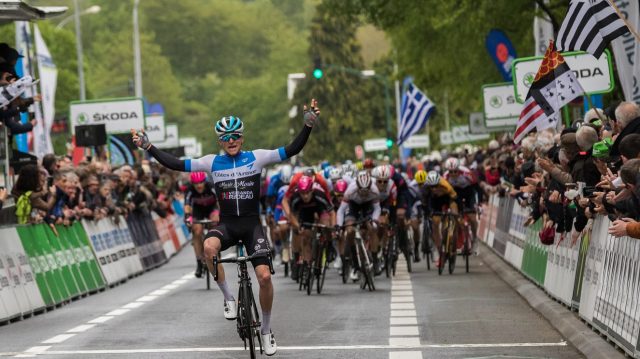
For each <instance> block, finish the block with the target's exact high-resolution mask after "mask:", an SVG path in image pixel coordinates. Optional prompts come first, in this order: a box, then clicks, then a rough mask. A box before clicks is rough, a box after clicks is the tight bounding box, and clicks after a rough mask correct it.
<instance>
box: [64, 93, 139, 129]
mask: <svg viewBox="0 0 640 359" xmlns="http://www.w3.org/2000/svg"><path fill="white" fill-rule="evenodd" d="M69 118H70V119H71V133H72V134H75V127H76V126H80V125H97V124H102V123H103V124H105V126H106V129H107V133H129V132H130V130H131V129H132V128H135V129H140V128H145V126H144V124H145V122H144V106H143V104H142V99H139V98H116V99H108V100H95V101H85V102H72V103H71V105H70V106H69Z"/></svg>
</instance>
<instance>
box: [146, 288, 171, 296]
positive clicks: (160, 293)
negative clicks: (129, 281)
mask: <svg viewBox="0 0 640 359" xmlns="http://www.w3.org/2000/svg"><path fill="white" fill-rule="evenodd" d="M167 293H169V291H168V290H165V289H157V290H154V291H153V292H151V293H149V295H165V294H167Z"/></svg>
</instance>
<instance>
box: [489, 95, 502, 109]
mask: <svg viewBox="0 0 640 359" xmlns="http://www.w3.org/2000/svg"><path fill="white" fill-rule="evenodd" d="M489 104H490V105H491V107H493V108H499V107H500V106H502V98H501V97H500V96H497V95H496V96H491V98H490V99H489Z"/></svg>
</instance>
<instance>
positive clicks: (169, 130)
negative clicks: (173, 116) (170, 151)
mask: <svg viewBox="0 0 640 359" xmlns="http://www.w3.org/2000/svg"><path fill="white" fill-rule="evenodd" d="M164 131H165V138H164V141H163V142H158V143H154V144H153V145H154V146H156V147H158V148H175V147H178V146H180V143H179V142H178V125H176V124H174V123H168V124H167V125H166V126H165V127H164Z"/></svg>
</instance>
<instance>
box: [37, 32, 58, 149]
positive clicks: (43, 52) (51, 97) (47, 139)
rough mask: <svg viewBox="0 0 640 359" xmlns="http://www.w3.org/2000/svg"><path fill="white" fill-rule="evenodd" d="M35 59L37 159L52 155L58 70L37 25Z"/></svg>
mask: <svg viewBox="0 0 640 359" xmlns="http://www.w3.org/2000/svg"><path fill="white" fill-rule="evenodd" d="M34 36H35V45H36V58H37V60H38V73H39V75H40V93H41V94H42V117H41V119H38V124H37V125H36V127H35V128H34V138H33V150H34V152H35V154H36V156H38V157H40V158H41V157H43V156H44V155H46V154H47V153H53V145H52V143H51V126H53V118H54V116H55V111H56V108H55V102H56V101H55V100H56V86H57V80H58V69H57V68H56V65H55V64H54V63H53V59H52V57H51V53H50V52H49V49H48V48H47V45H46V44H45V43H44V39H43V38H42V34H40V30H39V29H38V25H34Z"/></svg>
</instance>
